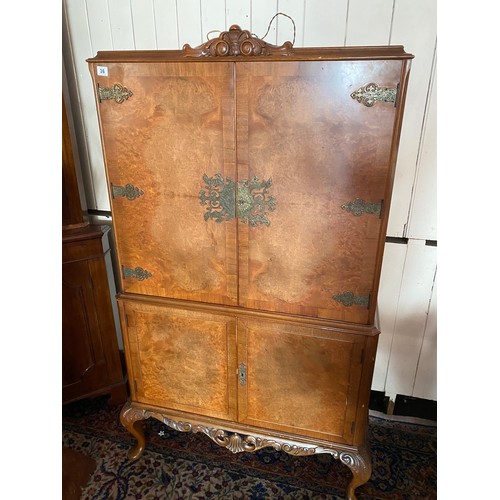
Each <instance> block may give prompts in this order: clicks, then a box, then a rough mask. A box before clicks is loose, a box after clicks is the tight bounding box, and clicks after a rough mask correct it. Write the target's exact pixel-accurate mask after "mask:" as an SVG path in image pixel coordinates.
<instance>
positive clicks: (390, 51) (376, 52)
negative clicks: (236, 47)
mask: <svg viewBox="0 0 500 500" xmlns="http://www.w3.org/2000/svg"><path fill="white" fill-rule="evenodd" d="M413 58H414V55H413V54H409V53H407V52H405V50H404V46H403V45H385V46H353V47H304V48H292V49H290V50H288V51H287V52H285V53H275V54H269V55H248V56H246V55H238V56H230V55H228V56H226V55H223V56H213V55H205V54H198V53H197V54H196V55H193V54H190V53H188V52H186V51H185V50H108V51H98V52H97V55H96V56H95V57H92V58H88V59H86V61H87V62H88V63H103V62H108V63H110V62H134V63H148V62H181V61H182V62H215V61H218V62H224V61H227V62H250V61H251V62H256V61H262V62H265V61H349V60H353V61H356V60H361V61H363V60H386V59H389V60H390V59H400V60H403V59H413Z"/></svg>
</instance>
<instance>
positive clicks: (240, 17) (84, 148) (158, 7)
mask: <svg viewBox="0 0 500 500" xmlns="http://www.w3.org/2000/svg"><path fill="white" fill-rule="evenodd" d="M276 12H283V13H285V14H287V15H289V16H291V17H292V18H293V20H294V23H295V29H296V40H295V46H296V47H301V46H342V45H387V44H398V45H399V44H402V45H404V46H405V48H406V50H407V52H411V53H412V54H414V55H415V59H414V60H413V62H412V70H411V76H410V83H409V88H408V95H407V104H406V109H405V116H404V121H403V129H402V135H401V143H400V152H399V157H398V164H397V169H396V178H395V185H394V193H393V201H392V207H391V213H390V218H389V227H388V235H389V236H393V237H397V238H408V242H407V244H404V243H387V244H386V252H385V257H384V263H383V269H382V277H381V284H380V293H379V307H378V317H379V325H380V328H381V330H382V334H381V336H380V341H379V350H378V354H377V362H376V366H375V375H374V380H373V386H372V388H373V389H374V390H380V391H386V392H387V394H388V395H389V396H391V397H394V396H395V395H396V394H404V395H407V396H417V397H421V398H426V399H434V400H435V399H436V398H437V393H436V287H435V280H436V247H435V246H429V245H426V240H434V241H436V240H437V227H436V77H435V72H436V4H435V0H418V1H415V0H244V1H236V0H210V1H208V0H182V1H181V0H64V2H63V58H64V64H65V67H66V71H67V75H68V86H69V89H70V91H69V93H70V97H71V101H72V108H73V113H74V117H75V128H76V133H77V136H78V141H79V151H80V156H81V163H82V174H83V179H84V185H85V193H86V198H87V205H88V207H89V208H93V209H97V210H109V208H110V205H109V200H108V195H107V188H106V182H105V173H104V163H103V157H102V153H101V146H100V139H99V130H98V122H97V114H96V109H95V103H94V96H93V90H92V82H91V78H90V74H89V71H88V68H87V63H86V62H85V59H86V58H88V57H92V56H94V55H95V54H96V52H97V51H98V50H121V49H138V50H139V49H178V48H182V46H183V45H184V43H189V44H190V45H192V46H196V45H199V44H201V43H202V42H203V41H205V40H206V35H207V34H208V33H209V32H210V31H211V30H225V29H228V28H229V26H230V25H231V24H239V25H240V26H241V27H242V28H243V29H249V30H250V31H252V32H253V33H255V34H256V35H257V36H259V37H262V36H263V35H264V34H265V33H266V31H267V28H268V25H269V21H270V20H271V18H272V16H273V15H274V14H275V13H276ZM293 35H294V30H293V25H292V22H291V21H290V20H289V19H287V18H285V17H283V16H279V17H278V18H277V19H276V20H275V22H274V23H273V24H272V26H271V29H270V31H269V34H268V35H267V37H266V41H269V42H270V43H276V44H281V43H283V42H284V41H285V40H292V38H293ZM212 36H214V35H212Z"/></svg>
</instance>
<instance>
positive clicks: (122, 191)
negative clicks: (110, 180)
mask: <svg viewBox="0 0 500 500" xmlns="http://www.w3.org/2000/svg"><path fill="white" fill-rule="evenodd" d="M143 194H144V191H143V190H142V189H139V188H138V187H135V186H133V185H132V184H127V185H125V186H114V185H113V184H111V196H112V197H113V199H114V198H118V197H120V196H122V197H124V198H127V200H130V201H132V200H135V199H136V198H139V196H142V195H143Z"/></svg>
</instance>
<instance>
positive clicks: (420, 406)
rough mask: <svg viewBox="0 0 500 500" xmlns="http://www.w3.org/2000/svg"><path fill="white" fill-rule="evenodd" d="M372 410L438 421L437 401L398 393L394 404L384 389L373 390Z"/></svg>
mask: <svg viewBox="0 0 500 500" xmlns="http://www.w3.org/2000/svg"><path fill="white" fill-rule="evenodd" d="M369 408H370V410H372V411H376V412H380V413H385V414H386V415H394V416H402V417H414V418H421V419H425V420H433V421H437V401H432V400H430V399H422V398H415V397H413V396H405V395H402V394H397V395H396V399H395V401H394V404H392V403H391V401H390V398H389V397H388V396H386V394H385V392H383V391H371V393H370V406H369Z"/></svg>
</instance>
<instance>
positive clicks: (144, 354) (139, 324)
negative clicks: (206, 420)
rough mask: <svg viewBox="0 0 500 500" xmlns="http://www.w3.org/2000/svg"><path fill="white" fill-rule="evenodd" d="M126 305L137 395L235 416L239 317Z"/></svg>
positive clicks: (124, 316)
mask: <svg viewBox="0 0 500 500" xmlns="http://www.w3.org/2000/svg"><path fill="white" fill-rule="evenodd" d="M123 303H124V306H122V307H121V310H122V322H123V324H124V325H125V327H124V331H125V341H126V346H127V353H128V363H129V372H130V373H131V377H132V379H133V380H132V382H131V385H132V386H133V389H132V391H133V392H132V395H133V398H134V399H135V400H136V401H139V402H143V403H150V404H154V405H156V406H161V407H163V408H171V409H176V410H183V411H189V412H194V413H198V414H201V415H208V416H212V417H218V418H225V419H234V418H235V417H236V321H235V319H234V318H232V317H231V316H223V315H215V314H208V313H202V312H197V311H187V310H185V309H181V308H169V307H159V306H153V305H148V304H143V303H134V302H131V301H124V302H123Z"/></svg>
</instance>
